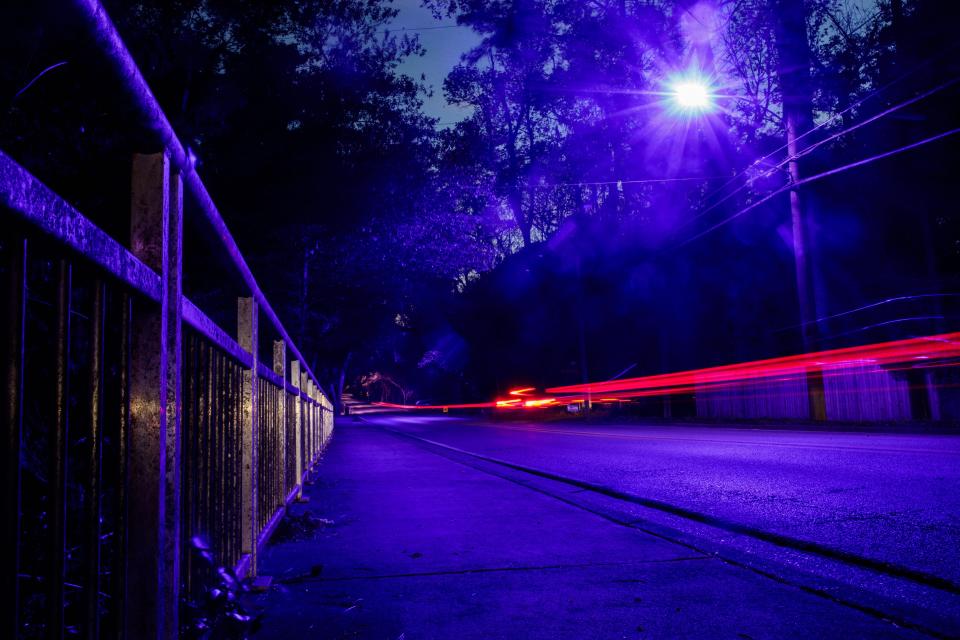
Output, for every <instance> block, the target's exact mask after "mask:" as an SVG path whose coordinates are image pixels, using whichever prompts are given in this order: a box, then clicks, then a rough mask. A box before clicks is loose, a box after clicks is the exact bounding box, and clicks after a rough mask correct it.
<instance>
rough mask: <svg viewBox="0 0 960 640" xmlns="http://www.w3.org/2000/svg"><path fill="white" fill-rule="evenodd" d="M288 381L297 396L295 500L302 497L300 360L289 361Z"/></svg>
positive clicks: (295, 419)
mask: <svg viewBox="0 0 960 640" xmlns="http://www.w3.org/2000/svg"><path fill="white" fill-rule="evenodd" d="M290 383H291V384H292V385H293V386H295V387H296V388H297V397H296V399H295V400H294V403H293V433H294V437H293V459H294V463H293V464H294V471H295V474H294V478H295V480H296V485H297V500H302V499H303V482H302V479H303V442H301V440H300V437H301V429H302V424H301V422H302V420H303V400H302V399H301V398H300V361H299V360H297V359H296V358H294V359H293V361H292V362H291V363H290Z"/></svg>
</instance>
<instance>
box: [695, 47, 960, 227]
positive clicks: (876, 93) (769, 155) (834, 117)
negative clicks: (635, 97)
mask: <svg viewBox="0 0 960 640" xmlns="http://www.w3.org/2000/svg"><path fill="white" fill-rule="evenodd" d="M957 47H960V43H958V44H955V45H953V46H950V47H947V48H946V49H944V50H943V51H941V52H940V53H938V54H935V55H933V56H931V57H930V58H928V59H926V60H924V61H923V62H921V63H919V64H917V65H916V66H915V67H913V68H912V69H910V70H908V71H905V72H904V73H902V74H901V75H899V76H898V77H896V78H894V79H893V80H891V81H890V82H888V83H887V84H885V85H884V86H882V87H880V88H878V89H876V90H874V91H872V92H870V93H869V94H868V95H866V96H864V97H863V98H861V99H859V100H857V101H856V102H854V103H853V104H851V105H850V106H848V107H847V108H846V109H843V110H842V111H839V112H837V113H835V114H833V115H832V116H830V117H829V118H827V119H826V120H824V121H823V122H821V123H820V124H818V125H816V126H814V127H812V128H811V129H809V130H808V131H806V132H804V133H802V134H800V135H798V136H797V137H796V138H795V140H802V139H803V138H806V137H807V136H809V135H811V134H813V133H814V132H816V131H819V130H820V129H822V128H823V127H825V126H827V125H828V124H830V123H831V122H834V121H835V120H837V119H838V118H840V117H842V116H843V115H845V114H846V113H848V112H850V111H851V110H853V109H856V108H857V107H859V106H861V105H863V104H864V103H865V102H867V101H868V100H871V99H873V98H875V97H877V96H879V95H880V94H882V93H884V92H886V91H887V90H888V89H890V88H891V87H893V86H894V85H896V84H899V83H900V82H902V81H903V80H905V79H906V78H908V77H909V76H911V75H913V74H914V73H916V72H918V71H920V70H921V69H923V68H924V67H926V66H928V65H929V64H931V63H933V62H936V61H937V60H939V59H940V58H942V57H944V56H945V55H947V54H948V53H950V52H952V51H953V50H954V49H956V48H957ZM835 137H836V136H834V138H835ZM786 148H787V145H786V144H783V145H781V146H779V147H777V148H776V149H774V150H773V151H771V152H769V153H767V154H766V155H764V156H762V157H760V158H759V159H758V160H755V161H754V162H753V163H751V164H750V165H748V166H747V167H745V168H743V169H741V170H740V171H739V172H737V173H736V174H735V175H734V176H733V177H732V178H730V180H728V181H727V182H726V183H724V184H723V185H721V186H720V187H719V188H718V189H716V190H715V191H713V192H712V193H709V194H707V195H706V196H704V199H705V200H709V199H710V198H712V197H713V196H715V195H717V194H718V193H720V192H722V191H723V190H724V189H726V188H727V187H729V186H730V185H731V184H733V183H734V182H736V180H737V178H739V177H741V176H743V175H745V174H746V172H747V171H749V170H750V168H751V167H755V166H757V165H759V164H761V163H763V162H765V161H766V160H769V159H770V158H772V157H773V156H774V155H776V154H777V153H780V152H781V151H783V150H784V149H786ZM801 153H802V151H801ZM797 157H799V156H797ZM793 159H795V157H788V158H786V159H785V160H784V161H783V162H782V163H780V164H779V165H778V166H777V167H775V168H773V169H770V170H768V171H767V172H765V173H764V174H763V175H762V176H761V177H767V176H769V175H771V174H772V173H773V171H775V170H777V169H779V168H780V167H782V166H783V165H784V164H786V163H787V162H789V161H790V160H793ZM748 186H749V182H747V183H744V184H743V185H741V186H739V187H738V188H736V189H734V190H733V191H732V192H730V193H728V194H727V195H725V196H724V197H722V198H721V199H720V200H718V201H716V202H714V203H713V204H711V205H710V206H708V207H707V208H706V209H704V210H703V211H701V212H700V213H699V214H697V215H696V216H695V217H694V218H692V219H690V220H689V221H687V223H685V224H684V225H682V226H686V225H687V224H689V223H690V222H693V221H694V220H697V219H699V218H700V217H702V216H703V215H705V214H706V213H708V212H709V211H711V210H713V209H715V208H716V207H718V206H719V205H720V204H722V203H724V202H726V201H727V200H729V199H730V198H732V197H733V196H735V195H736V194H738V193H740V192H741V191H743V190H744V189H746V188H747V187H748Z"/></svg>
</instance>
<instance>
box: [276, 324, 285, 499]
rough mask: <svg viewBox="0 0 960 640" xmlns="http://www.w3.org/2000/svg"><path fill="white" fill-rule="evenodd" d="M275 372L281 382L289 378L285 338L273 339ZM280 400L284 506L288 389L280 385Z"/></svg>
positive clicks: (279, 417)
mask: <svg viewBox="0 0 960 640" xmlns="http://www.w3.org/2000/svg"><path fill="white" fill-rule="evenodd" d="M273 372H274V373H275V374H277V375H278V376H279V377H280V381H281V382H280V384H281V385H285V383H286V380H287V344H286V343H285V342H284V341H283V340H274V341H273ZM279 397H280V402H279V403H278V405H277V409H276V410H277V416H276V423H275V424H277V425H279V430H278V437H277V438H276V443H277V446H278V448H279V451H280V454H279V455H280V470H279V473H280V491H279V492H277V497H278V504H277V505H276V506H278V507H280V508H283V507H284V506H285V505H286V498H287V488H286V486H285V485H286V482H287V427H288V425H287V390H286V389H285V388H284V387H283V386H281V387H280V396H279Z"/></svg>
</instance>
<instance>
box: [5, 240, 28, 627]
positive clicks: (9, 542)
mask: <svg viewBox="0 0 960 640" xmlns="http://www.w3.org/2000/svg"><path fill="white" fill-rule="evenodd" d="M8 277H9V280H8V282H7V291H6V292H5V293H6V300H7V311H6V318H5V319H4V321H5V323H6V327H5V329H6V332H7V335H6V336H4V343H3V344H4V348H3V351H4V354H3V355H4V362H5V363H6V365H5V367H4V381H3V396H4V397H3V407H4V409H5V411H4V416H3V421H4V438H3V446H4V452H3V465H4V471H3V474H4V488H3V507H4V513H5V514H7V515H6V519H5V522H4V524H3V548H2V549H0V553H2V554H3V568H2V571H3V583H4V593H6V594H7V595H6V600H7V602H6V603H5V605H6V606H5V607H4V609H3V610H4V612H5V615H4V616H3V617H4V621H3V623H2V624H3V627H0V628H2V629H3V630H4V633H0V635H6V636H7V637H10V638H16V637H18V635H19V627H20V623H19V613H20V611H19V610H20V599H19V595H20V588H19V586H20V585H19V577H18V576H19V573H20V448H21V444H22V441H23V364H24V342H23V340H24V337H23V336H24V326H25V314H26V308H27V280H26V278H27V241H26V240H25V239H17V240H15V241H14V242H12V243H11V247H10V261H9V272H8Z"/></svg>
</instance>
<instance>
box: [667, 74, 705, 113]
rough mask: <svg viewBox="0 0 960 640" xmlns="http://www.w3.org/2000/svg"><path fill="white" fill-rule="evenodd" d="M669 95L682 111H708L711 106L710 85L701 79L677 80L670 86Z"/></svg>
mask: <svg viewBox="0 0 960 640" xmlns="http://www.w3.org/2000/svg"><path fill="white" fill-rule="evenodd" d="M670 97H671V98H672V99H673V101H674V102H675V103H676V104H677V106H678V107H680V108H681V109H683V110H684V111H708V110H710V108H711V107H712V106H713V95H712V94H711V91H710V87H709V86H708V85H707V84H706V83H705V82H703V81H701V80H691V79H685V80H678V81H676V82H674V83H673V84H672V85H671V87H670Z"/></svg>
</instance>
